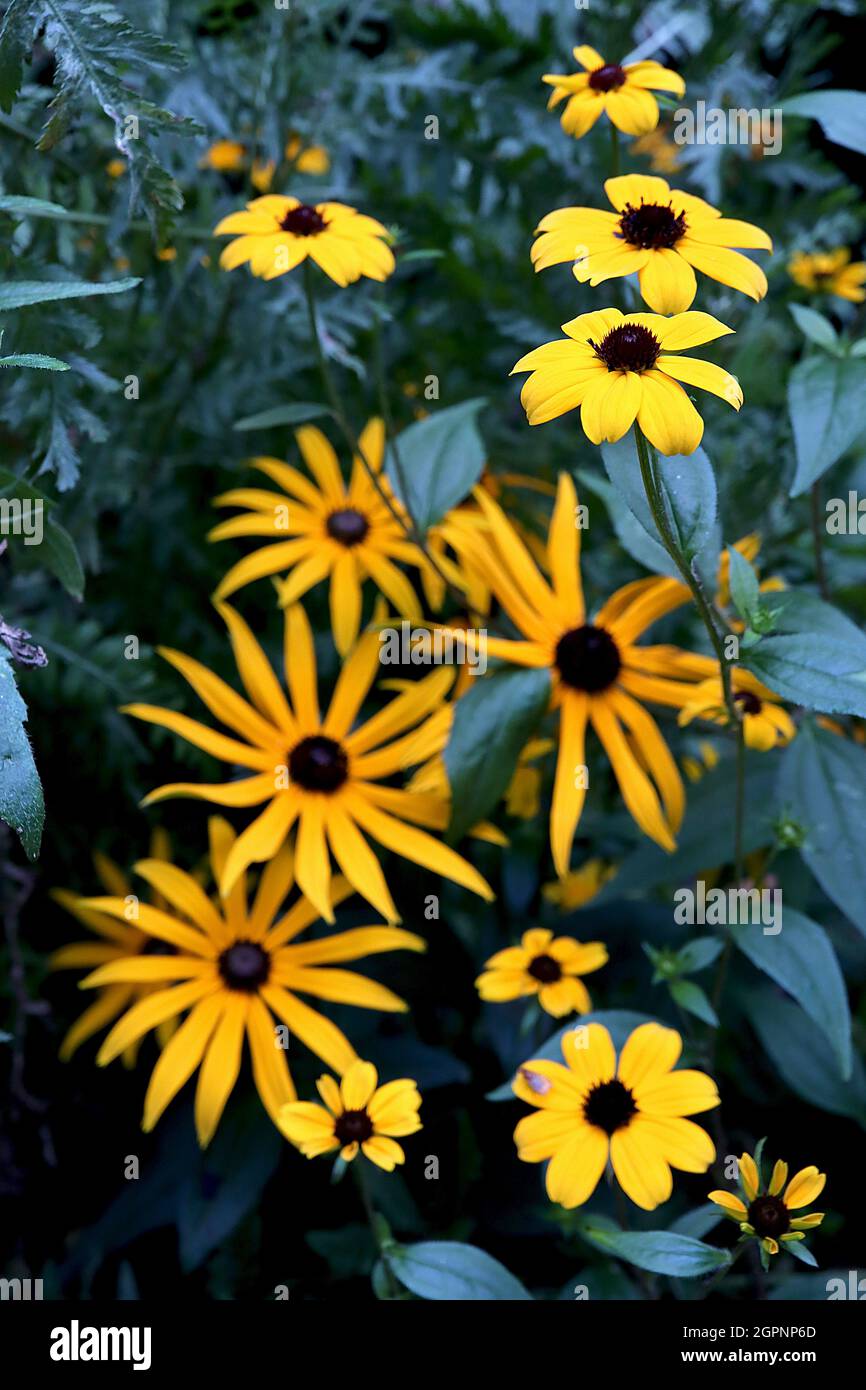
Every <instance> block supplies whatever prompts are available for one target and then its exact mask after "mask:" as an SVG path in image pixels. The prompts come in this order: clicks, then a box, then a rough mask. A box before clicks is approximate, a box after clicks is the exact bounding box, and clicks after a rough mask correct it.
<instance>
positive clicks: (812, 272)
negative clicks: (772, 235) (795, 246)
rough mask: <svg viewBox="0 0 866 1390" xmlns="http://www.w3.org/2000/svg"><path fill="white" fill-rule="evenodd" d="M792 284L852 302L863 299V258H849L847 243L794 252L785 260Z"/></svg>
mask: <svg viewBox="0 0 866 1390" xmlns="http://www.w3.org/2000/svg"><path fill="white" fill-rule="evenodd" d="M788 274H789V275H790V277H791V279H792V280H793V281H794V282H795V284H797V285H800V286H801V287H802V288H803V289H804V290H812V291H813V293H815V294H821V293H823V294H835V295H836V296H837V297H838V298H839V299H847V300H849V301H850V302H851V303H852V304H862V303H863V301H864V300H866V261H852V260H851V252H850V250H849V249H848V247H847V246H838V247H837V248H836V250H835V251H818V252H815V253H814V254H810V253H809V252H807V251H795V252H794V255H793V256H792V257H791V259H790V261H789V262H788Z"/></svg>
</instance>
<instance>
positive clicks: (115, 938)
mask: <svg viewBox="0 0 866 1390" xmlns="http://www.w3.org/2000/svg"><path fill="white" fill-rule="evenodd" d="M150 857H151V860H153V861H154V862H161V863H165V864H170V863H171V844H170V841H169V838H168V835H167V834H166V833H165V831H164V830H162V829H161V828H159V827H157V828H156V829H155V830H154V832H153V834H152V835H151V839H150ZM93 867H94V869H95V871H96V877H97V878H98V879H99V882H100V883H101V884H102V886H103V888H104V889H105V891H106V893H111V894H113V895H114V896H115V897H117V898H122V899H123V901H124V904H125V906H126V912H125V914H124V916H123V917H122V918H119V919H118V918H114V917H109V916H107V915H106V914H105V913H104V912H95V911H94V910H93V909H92V908H90V907H87V906H86V899H85V897H84V896H83V895H82V894H80V893H72V892H70V891H69V890H68V889H67V888H55V889H53V890H52V892H51V896H52V898H53V899H54V901H55V902H57V903H59V904H60V906H61V907H63V908H65V909H66V911H67V912H70V913H71V914H72V916H73V917H74V918H75V919H76V920H77V921H78V922H80V923H81V925H82V926H84V927H87V929H88V931H91V932H93V933H94V935H95V937H96V938H97V940H95V941H75V942H73V943H72V944H71V945H69V946H61V947H60V949H59V950H57V951H54V952H53V954H52V955H50V956H49V958H48V968H49V970H81V969H87V970H92V969H93V967H94V966H97V965H108V964H109V962H115V961H128V960H136V959H140V958H141V957H142V956H148V955H152V954H154V953H155V952H161V953H163V954H165V955H170V954H171V952H172V951H173V950H174V947H173V946H171V945H169V943H168V942H159V941H156V940H154V938H153V937H152V936H148V934H147V932H145V931H142V930H141V929H140V928H139V927H138V926H137V925H136V922H137V913H138V899H137V897H136V895H135V894H134V893H133V890H132V883H131V881H130V879H129V878H128V876H127V875H126V874H125V873H124V872H123V870H122V869H121V868H119V866H118V865H117V864H115V863H114V861H113V860H111V859H109V858H108V856H107V855H106V854H102V853H100V852H99V851H98V850H97V851H96V853H95V854H94V856H93ZM150 902H151V905H152V906H153V907H154V908H156V909H157V910H158V911H162V910H163V909H164V908H165V905H166V904H165V900H164V899H163V897H162V894H161V893H160V892H159V891H158V889H156V888H152V889H151V895H150ZM154 988H155V986H154V985H152V984H148V983H147V982H146V981H145V982H143V983H138V984H136V983H126V984H112V985H106V986H105V987H104V988H103V989H101V990H100V991H99V995H98V996H97V998H96V1000H95V1002H94V1003H93V1004H91V1005H90V1006H89V1008H87V1009H85V1011H84V1013H83V1014H82V1015H81V1017H80V1018H79V1019H77V1020H76V1022H75V1023H73V1025H72V1027H71V1028H70V1029H69V1032H68V1033H67V1034H66V1036H65V1038H64V1039H63V1042H62V1043H61V1044H60V1058H61V1060H62V1061H64V1062H68V1061H69V1058H70V1057H72V1056H73V1054H74V1053H75V1052H77V1050H78V1048H79V1047H80V1046H81V1044H82V1043H83V1042H86V1041H87V1039H88V1038H91V1037H93V1035H94V1034H95V1033H98V1032H100V1031H101V1029H103V1028H107V1027H108V1025H109V1024H110V1023H112V1022H113V1021H114V1019H116V1018H117V1017H118V1016H119V1015H120V1014H122V1013H123V1011H124V1010H125V1009H127V1008H128V1007H129V1006H130V1004H133V1003H134V1002H135V1001H136V1000H139V999H144V998H145V997H146V996H147V995H148V994H151V993H152V992H153V989H154ZM174 1027H175V1025H174V1023H173V1022H172V1021H171V1020H167V1021H166V1022H165V1023H161V1024H160V1025H159V1027H158V1028H157V1030H156V1037H157V1041H158V1042H159V1044H160V1046H161V1047H164V1046H165V1044H166V1043H167V1042H168V1040H169V1038H170V1037H171V1035H172V1033H173V1031H174ZM138 1048H139V1043H138V1041H136V1042H134V1043H131V1044H130V1045H129V1047H126V1048H124V1050H123V1053H122V1060H123V1065H124V1066H125V1067H132V1066H134V1065H135V1060H136V1058H137V1056H138Z"/></svg>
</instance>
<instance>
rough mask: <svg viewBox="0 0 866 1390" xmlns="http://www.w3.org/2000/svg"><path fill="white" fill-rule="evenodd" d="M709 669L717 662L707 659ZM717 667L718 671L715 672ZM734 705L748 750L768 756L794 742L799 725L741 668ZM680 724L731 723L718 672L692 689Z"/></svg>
mask: <svg viewBox="0 0 866 1390" xmlns="http://www.w3.org/2000/svg"><path fill="white" fill-rule="evenodd" d="M707 666H708V667H714V666H715V663H714V662H711V661H710V660H709V658H707ZM717 670H718V668H716V671H717ZM731 683H732V687H733V696H734V703H735V704H736V706H737V708H738V710H739V712H740V715H741V716H742V720H743V737H744V739H745V741H746V746H747V747H748V748H756V749H758V750H759V751H760V752H762V753H766V752H767V751H768V750H769V749H770V748H777V747H780V746H783V745H784V744H786V743H790V742H791V739H792V738H793V737H794V735H795V734H796V732H797V726H796V725H795V723H794V721H793V719H792V718H791V716H790V714H789V713H788V711H787V710H786V709H783V708H782V705H781V704H780V702H779V697H778V695H774V694H773V692H772V690H768V689H767V687H766V686H765V685H764V684H763V683H762V682H761V681H759V680H758V678H757V676H753V675H752V673H751V671H746V670H744V669H743V668H742V667H740V666H735V667H734V669H733V671H732V672H731ZM678 719H679V723H680V724H682V725H686V724H690V723H691V722H692V720H693V719H708V720H710V722H711V723H713V724H722V725H725V724H727V723H728V722H729V715H728V710H727V707H726V705H725V697H724V692H723V690H722V681H721V677H720V676H719V675H718V673H716V674H715V675H713V676H710V677H709V678H708V679H707V680H705V681H701V682H699V683H698V684H697V685H695V686H694V687H693V688H692V691H691V694H690V697H689V700H688V702H687V703H686V704H684V705H683V707H682V709H681V710H680V713H679V716H678Z"/></svg>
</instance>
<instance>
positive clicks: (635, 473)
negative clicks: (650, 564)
mask: <svg viewBox="0 0 866 1390" xmlns="http://www.w3.org/2000/svg"><path fill="white" fill-rule="evenodd" d="M601 456H602V459H603V461H604V466H605V468H606V469H607V474H608V477H609V478H610V480H611V482H612V483H613V485H614V487H615V488H616V489H617V491H618V492H619V494H620V496H621V498H622V500H623V501H624V502H625V503H626V505H627V506H628V507H629V508H630V510H631V511H632V512H633V514H634V516H635V517H636V518H637V520H638V521H639V522H640V524H641V526H642V527H643V528H644V530H645V531H646V533H647V535H648V536H649V537H650V538H651V540H653V541H655V542H656V543H657V544H658V531H657V529H656V525H655V522H654V521H653V519H652V514H651V513H650V509H649V504H648V502H647V500H646V493H645V491H644V486H643V480H642V478H641V474H640V464H639V463H638V457H637V449H636V446H635V442H634V438H633V437H632V435H631V434H628V435H626V436H625V437H624V438H623V439H621V440H620V441H619V442H618V443H617V444H602V446H601ZM657 472H658V479H659V486H660V490H661V494H662V498H663V499H664V502H665V506H666V508H667V512H668V517H669V519H670V521H671V523H672V526H673V530H674V534H675V536H676V537H677V538H678V540H679V544H680V548H681V549H682V550H683V551H684V552H685V555H686V557H687V558H688V559H689V560H692V559H694V558H695V557H696V556H698V555H699V554H700V553H701V552H702V551H703V550H704V548H705V547H706V546H707V545H708V544H709V543H712V541H713V539H714V535H715V523H716V509H717V493H716V479H715V475H714V474H713V469H712V465H711V463H710V460H709V459H708V458H707V455H706V453H705V452H704V450H703V449H702V448H700V447H698V448H697V449H696V450H695V452H694V453H693V454H690V455H689V456H688V458H686V457H683V456H682V455H679V454H673V455H671V456H670V457H669V458H665V457H663V456H661V455H660V456H659V457H658V459H657Z"/></svg>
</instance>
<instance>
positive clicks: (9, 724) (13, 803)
mask: <svg viewBox="0 0 866 1390" xmlns="http://www.w3.org/2000/svg"><path fill="white" fill-rule="evenodd" d="M26 719H27V706H26V705H25V703H24V701H23V700H22V698H21V696H20V695H19V693H18V687H17V686H16V684H15V676H14V675H13V672H12V662H11V660H10V656H9V651H8V649H7V647H6V646H5V645H4V644H2V643H0V818H2V819H3V820H4V821H5V822H6V824H7V825H10V826H11V827H12V829H13V830H14V831H15V833H16V835H17V836H18V838H19V840H20V841H21V844H22V845H23V847H24V852H25V853H26V855H27V857H28V859H35V858H36V857H37V855H38V854H39V846H40V844H41V842H42V827H43V825H44V824H45V802H44V800H43V797H42V784H41V782H40V781H39V774H38V772H37V771H36V764H35V762H34V761H33V753H32V752H31V749H30V744H29V742H28V739H27V734H26V733H25V731H24V723H25V720H26Z"/></svg>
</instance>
